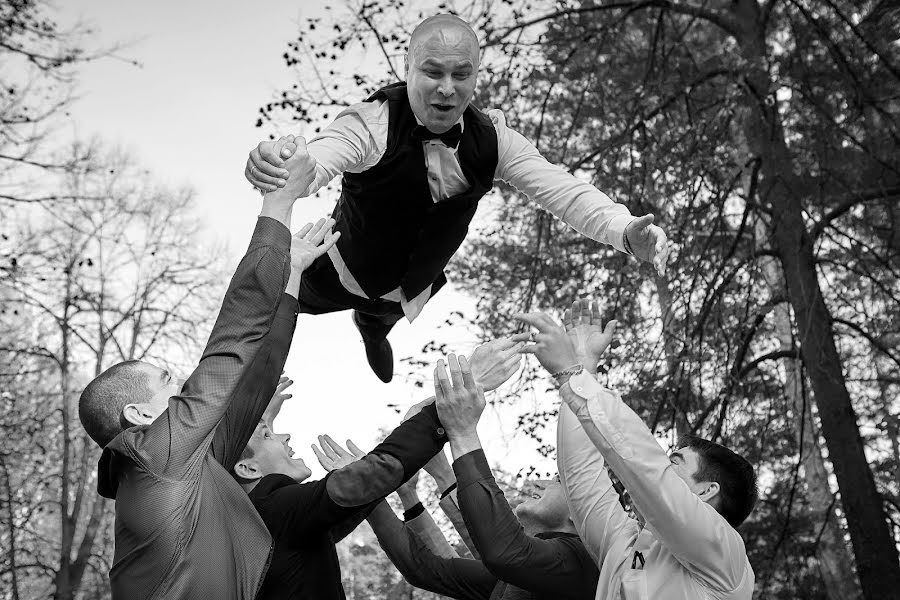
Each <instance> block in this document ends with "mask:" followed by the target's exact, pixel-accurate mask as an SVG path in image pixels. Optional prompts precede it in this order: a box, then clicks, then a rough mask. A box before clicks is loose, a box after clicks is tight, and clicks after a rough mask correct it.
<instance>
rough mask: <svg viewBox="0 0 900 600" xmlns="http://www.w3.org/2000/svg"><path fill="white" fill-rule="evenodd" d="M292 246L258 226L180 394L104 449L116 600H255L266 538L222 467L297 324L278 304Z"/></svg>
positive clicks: (274, 229) (244, 437)
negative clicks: (111, 504)
mask: <svg viewBox="0 0 900 600" xmlns="http://www.w3.org/2000/svg"><path fill="white" fill-rule="evenodd" d="M290 240H291V235H290V232H289V231H288V229H287V228H286V227H285V226H284V225H282V224H281V223H279V222H277V221H275V220H273V219H269V218H266V217H261V218H260V219H259V220H258V222H257V225H256V229H255V230H254V232H253V237H252V239H251V241H250V246H249V248H248V250H247V253H246V255H245V256H244V258H243V259H242V260H241V263H240V264H239V265H238V267H237V269H236V271H235V274H234V277H233V278H232V280H231V283H230V285H229V287H228V291H227V292H226V293H225V297H224V299H223V301H222V308H221V310H220V312H219V316H218V319H217V320H216V323H215V325H214V327H213V330H212V333H211V334H210V337H209V341H208V342H207V345H206V349H205V350H204V352H203V355H202V357H201V359H200V363H199V364H198V366H197V368H196V369H195V370H194V372H193V373H192V374H191V376H190V377H189V378H188V380H187V381H186V382H185V384H184V386H183V388H182V391H181V394H180V395H178V396H173V397H172V398H170V399H169V405H168V408H167V409H166V410H165V411H164V412H163V413H162V414H161V415H160V416H159V417H158V418H157V419H156V420H155V421H154V422H153V423H152V424H150V425H146V426H136V427H131V428H129V429H127V430H126V431H124V432H122V433H121V434H119V435H118V436H116V437H115V438H114V439H113V440H112V441H111V442H110V443H109V444H108V445H107V446H106V447H105V448H104V450H103V454H102V456H101V458H100V462H99V465H98V483H97V487H98V491H99V493H100V494H101V495H103V496H105V497H107V498H115V500H116V523H115V554H114V557H113V565H112V568H111V570H110V573H109V577H110V584H111V587H112V595H113V598H117V599H125V600H139V599H145V598H147V599H149V598H166V599H167V600H168V599H175V598H185V599H195V598H216V599H217V600H220V599H224V600H232V599H234V600H239V599H252V598H254V597H255V596H256V592H257V590H258V589H259V586H260V583H261V581H262V577H263V575H264V573H265V570H266V567H267V564H268V558H269V555H270V551H271V548H272V541H271V536H270V535H269V533H268V531H267V530H266V527H265V524H264V523H263V521H262V519H261V518H260V517H259V516H258V515H257V514H256V511H255V510H253V506H252V504H251V502H250V500H249V498H248V497H247V494H246V492H244V490H243V489H242V488H241V487H240V485H238V483H237V482H236V481H235V480H234V479H233V478H232V476H231V475H230V473H229V471H228V469H227V468H226V467H224V466H223V464H225V465H229V464H233V463H234V461H235V460H236V459H237V457H238V456H239V455H240V452H241V451H242V450H243V448H244V446H246V444H247V441H248V440H249V439H250V436H251V435H252V433H253V430H254V428H255V427H256V424H257V422H258V421H259V419H260V417H261V416H262V413H263V412H264V411H265V408H266V406H267V405H268V402H269V400H270V399H271V397H272V394H273V393H274V391H275V387H276V385H277V382H278V375H279V373H280V372H281V368H282V367H281V366H279V364H278V363H279V361H281V365H283V359H281V358H279V357H280V356H281V355H282V354H286V351H284V349H283V348H282V346H283V345H284V344H285V343H287V344H289V343H290V335H289V333H292V332H293V328H294V324H295V323H296V314H297V302H296V300H294V299H293V298H290V297H289V296H284V298H285V300H284V301H282V297H283V292H284V289H285V286H286V284H287V279H288V275H289V270H290ZM276 313H277V314H276ZM287 332H289V333H287ZM282 333H283V335H282ZM285 337H286V338H287V339H286V340H285ZM238 398H239V399H240V400H239V401H237V402H232V400H233V399H238Z"/></svg>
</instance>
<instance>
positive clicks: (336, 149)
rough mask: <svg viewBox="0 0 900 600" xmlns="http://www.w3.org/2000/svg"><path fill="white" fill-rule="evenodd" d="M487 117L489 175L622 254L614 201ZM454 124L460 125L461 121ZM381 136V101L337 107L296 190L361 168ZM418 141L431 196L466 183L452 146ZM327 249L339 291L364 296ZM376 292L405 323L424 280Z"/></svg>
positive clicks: (621, 213) (380, 147)
mask: <svg viewBox="0 0 900 600" xmlns="http://www.w3.org/2000/svg"><path fill="white" fill-rule="evenodd" d="M487 115H488V116H489V117H490V119H491V122H492V123H493V124H494V128H495V129H496V131H497V151H498V152H497V156H498V160H497V169H496V171H495V174H494V175H495V178H496V179H500V180H502V181H505V182H506V183H508V184H510V185H512V186H513V187H515V188H516V189H517V190H519V191H521V192H524V193H525V194H526V195H527V196H528V197H529V198H531V199H532V200H534V201H535V202H537V203H538V204H539V205H540V206H541V207H543V208H544V209H546V210H548V211H549V212H550V213H552V214H553V215H555V216H556V217H558V218H560V219H562V220H563V221H565V222H566V223H568V224H569V225H571V226H572V227H574V228H575V229H576V230H577V231H579V232H580V233H582V234H584V235H586V236H587V237H589V238H591V239H593V240H596V241H598V242H602V243H605V244H609V245H611V246H613V247H614V248H616V249H617V250H619V251H620V252H625V247H624V245H623V236H624V234H625V227H626V226H627V225H628V224H629V223H630V222H631V221H632V220H633V219H634V217H632V216H631V213H629V212H628V209H627V208H625V207H624V206H623V205H621V204H616V203H615V202H613V201H612V200H611V199H610V198H609V196H607V195H606V194H604V193H603V192H601V191H600V190H598V189H597V188H595V187H594V186H592V185H591V184H589V183H587V182H585V181H582V180H580V179H578V178H576V177H574V176H573V175H571V174H570V173H568V172H567V171H565V170H564V169H562V168H561V167H559V166H557V165H554V164H552V163H550V162H548V161H547V159H545V158H544V157H543V156H541V154H540V153H539V152H538V151H537V148H535V147H534V146H533V145H532V144H531V142H529V141H528V140H526V139H525V138H524V137H523V136H522V135H521V134H520V133H518V132H516V131H513V130H512V129H510V128H509V127H507V126H506V120H505V119H504V117H503V113H502V112H501V111H499V110H490V111H487ZM417 121H418V119H417ZM459 122H460V124H461V125H462V124H463V122H462V119H460V121H459ZM420 124H421V123H420ZM387 139H388V102H387V101H386V100H385V101H375V102H360V103H359V104H354V105H353V106H350V107H349V108H347V109H345V110H344V111H342V112H341V113H340V114H339V115H338V116H337V118H336V119H335V120H334V122H332V123H331V125H329V126H328V127H326V128H325V129H324V130H323V131H322V133H321V134H319V135H318V136H317V137H315V138H314V139H313V140H312V141H311V142H310V143H309V144H308V149H309V153H310V155H311V156H312V157H313V158H315V159H316V163H317V164H316V178H315V180H314V181H313V183H312V184H311V185H310V187H309V189H308V190H307V191H306V193H305V194H304V196H308V195H310V194H314V193H315V192H316V191H318V190H319V189H320V188H322V187H324V186H325V185H327V184H328V182H330V181H331V180H332V179H334V178H335V177H336V176H337V175H339V174H341V173H344V172H345V171H346V172H350V173H362V172H363V171H366V170H367V169H370V168H372V167H374V166H375V165H376V164H378V162H379V161H380V160H381V158H382V157H383V156H384V153H385V151H386V149H387ZM422 144H423V145H424V150H425V168H426V170H427V171H428V185H429V188H430V189H431V196H432V199H433V200H434V201H435V202H440V201H442V200H446V199H447V198H449V197H451V196H453V195H455V194H459V193H461V192H464V191H465V190H467V189H469V187H470V186H469V182H468V181H466V178H465V176H464V175H463V172H462V167H460V164H459V159H458V157H457V151H456V149H455V148H448V147H447V146H445V145H444V143H443V142H441V141H440V140H439V139H435V140H428V141H425V142H422ZM328 255H329V257H330V258H331V261H332V263H333V264H334V268H335V270H336V271H337V273H338V276H339V277H340V280H341V284H342V285H343V286H344V287H345V288H346V289H347V291H349V292H350V293H353V294H356V295H357V296H362V297H366V294H365V292H363V290H362V288H361V287H360V285H359V283H358V282H357V281H356V278H354V277H353V274H352V273H350V271H349V269H348V268H347V265H346V263H345V262H344V260H343V258H341V255H340V252H339V251H338V249H337V246H334V247H332V248H331V250H330V251H329V252H328ZM382 297H383V298H384V299H385V300H393V301H396V302H400V304H401V305H402V307H403V312H404V314H405V315H406V318H407V319H409V320H410V321H412V320H413V319H415V318H416V317H417V316H418V314H419V313H420V312H421V311H422V307H424V305H425V302H427V301H428V299H429V298H430V297H431V286H429V287H428V288H426V289H425V290H424V291H423V292H422V293H421V294H419V296H418V297H416V298H406V296H405V295H404V294H403V292H402V290H401V289H400V288H399V287H398V288H397V289H395V290H392V291H391V292H389V293H388V294H385V295H384V296H382Z"/></svg>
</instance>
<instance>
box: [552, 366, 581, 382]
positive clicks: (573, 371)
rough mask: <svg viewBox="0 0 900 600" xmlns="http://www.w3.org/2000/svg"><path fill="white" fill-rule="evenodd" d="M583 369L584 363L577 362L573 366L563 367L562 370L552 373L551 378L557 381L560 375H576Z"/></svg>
mask: <svg viewBox="0 0 900 600" xmlns="http://www.w3.org/2000/svg"><path fill="white" fill-rule="evenodd" d="M583 370H584V365H582V364H577V365H575V366H574V367H569V368H568V369H565V370H564V371H560V372H559V373H554V374H553V375H552V377H553V379H556V380H557V381H559V378H560V377H565V376H566V375H568V376H570V377H571V376H572V375H577V374H578V373H581V372H582V371H583Z"/></svg>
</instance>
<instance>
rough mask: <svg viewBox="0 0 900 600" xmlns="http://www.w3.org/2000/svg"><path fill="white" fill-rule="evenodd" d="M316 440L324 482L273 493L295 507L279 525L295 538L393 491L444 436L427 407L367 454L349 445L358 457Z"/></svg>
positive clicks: (434, 450)
mask: <svg viewBox="0 0 900 600" xmlns="http://www.w3.org/2000/svg"><path fill="white" fill-rule="evenodd" d="M319 441H320V443H321V444H322V449H321V450H320V449H319V448H317V447H315V446H314V447H313V450H314V452H315V453H316V456H317V458H318V459H319V462H320V463H321V464H322V466H323V467H324V468H325V469H326V470H328V471H330V472H329V473H328V475H326V477H325V479H323V480H321V481H318V482H313V483H308V484H301V485H299V486H286V487H285V488H283V489H281V490H278V491H277V492H276V493H277V494H278V495H279V496H282V498H280V499H279V502H280V503H281V505H283V506H293V507H295V510H292V511H291V513H290V514H289V515H286V516H285V519H284V521H285V522H284V523H283V526H284V528H285V530H286V531H289V532H290V533H289V535H292V536H294V537H295V538H296V539H297V540H303V539H304V537H306V536H307V535H308V533H309V532H310V531H311V530H314V531H316V532H319V531H321V530H323V529H327V530H331V529H332V528H334V527H336V526H337V525H339V524H340V523H341V522H343V521H344V520H345V519H348V518H351V517H353V516H354V515H355V514H357V513H358V512H359V511H360V510H362V509H364V508H366V507H367V505H370V504H371V503H373V502H375V501H377V500H380V499H382V498H384V497H385V496H387V495H388V494H390V493H391V492H393V491H394V490H396V489H397V488H398V487H399V486H400V484H402V483H403V482H404V481H406V480H407V479H409V478H410V477H411V476H412V475H413V474H414V473H415V472H417V471H418V470H419V469H421V468H422V465H424V464H425V463H426V462H428V460H429V459H430V458H431V457H432V456H434V455H435V454H436V453H437V452H438V451H439V450H440V449H441V447H443V444H444V442H445V441H446V434H445V433H444V430H443V429H442V428H441V424H440V421H438V418H437V412H436V410H435V408H434V405H433V404H429V405H428V406H425V407H424V408H423V409H422V410H421V411H420V412H419V413H418V414H417V415H415V416H414V417H412V418H410V419H409V420H407V421H405V422H404V423H401V424H400V425H399V426H398V427H397V428H396V429H394V431H392V432H391V434H390V435H389V436H388V437H387V438H386V439H385V440H384V441H383V442H381V443H380V444H379V445H378V446H377V447H376V448H375V449H374V450H372V451H371V452H369V453H368V454H365V455H363V454H362V452H361V451H360V450H359V449H358V448H356V447H355V446H352V443H350V444H349V445H351V446H352V448H351V449H352V450H353V451H354V453H356V454H351V453H350V452H348V451H346V450H344V449H342V448H341V447H340V446H339V445H338V444H336V443H335V442H334V440H332V439H331V438H330V437H327V436H320V437H319ZM342 454H343V455H346V456H341V455H342ZM357 456H359V458H357Z"/></svg>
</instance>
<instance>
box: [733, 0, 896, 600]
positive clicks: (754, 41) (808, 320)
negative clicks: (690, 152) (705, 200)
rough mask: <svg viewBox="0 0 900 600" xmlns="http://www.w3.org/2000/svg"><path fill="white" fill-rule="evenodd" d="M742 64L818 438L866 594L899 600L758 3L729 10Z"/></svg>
mask: <svg viewBox="0 0 900 600" xmlns="http://www.w3.org/2000/svg"><path fill="white" fill-rule="evenodd" d="M732 8H733V13H732V14H733V15H734V16H735V17H736V18H737V19H739V27H740V28H741V32H740V34H739V37H738V43H739V45H740V49H741V51H742V54H743V57H744V59H745V60H746V69H747V70H746V72H745V76H744V81H743V85H744V95H743V100H744V109H745V110H744V115H743V129H744V134H745V135H746V137H747V142H748V145H749V147H750V151H751V152H752V153H753V156H754V157H755V158H758V159H759V160H760V161H761V166H760V175H761V176H760V182H759V198H760V200H761V202H762V204H763V206H764V207H765V208H766V209H767V210H769V211H770V212H771V216H772V220H771V230H770V234H771V237H770V243H772V244H773V249H774V250H775V252H776V253H777V255H778V256H779V258H780V259H781V266H782V269H783V272H784V280H785V282H786V283H787V295H788V300H789V302H790V303H791V306H792V308H793V310H794V315H795V318H796V320H797V324H798V328H797V329H798V335H799V338H800V347H801V356H802V359H803V363H804V365H805V366H806V371H807V373H808V376H809V381H810V383H811V385H812V388H813V393H814V395H815V397H816V399H817V401H818V409H819V417H820V418H821V421H822V433H823V435H824V437H825V442H826V444H827V446H828V454H829V458H830V459H831V462H832V465H833V466H834V474H835V477H836V478H837V481H838V487H839V489H840V492H841V500H842V505H843V507H844V510H845V512H846V515H847V525H848V529H849V531H850V539H851V541H852V543H853V550H854V553H855V555H856V566H857V572H858V575H859V580H860V584H861V586H862V590H863V593H864V595H865V597H866V598H867V599H870V600H887V599H889V598H900V560H898V555H897V547H896V545H895V544H894V540H893V539H892V536H891V532H890V529H889V528H888V525H887V515H886V514H885V511H884V506H883V504H882V499H881V495H880V494H879V493H878V490H877V489H876V487H875V478H874V477H873V475H872V471H871V469H870V468H869V464H868V461H867V460H866V456H865V451H864V445H863V441H862V438H861V436H860V434H859V427H858V425H857V422H856V414H855V412H854V410H853V404H852V402H851V399H850V394H849V392H848V391H847V385H846V382H845V380H844V373H843V368H842V364H841V359H840V356H839V355H838V352H837V348H836V346H835V342H834V332H833V330H832V318H831V314H830V313H829V312H828V307H827V306H826V305H825V299H824V298H823V296H822V290H821V288H820V286H819V280H818V274H817V272H816V258H815V255H814V253H813V240H812V238H811V237H810V235H809V232H808V231H807V229H806V224H805V223H804V221H803V213H802V206H801V203H800V198H801V197H802V194H803V190H802V186H801V184H800V181H799V180H798V178H797V177H796V176H795V175H794V169H793V166H794V165H793V160H792V157H791V154H790V152H789V151H788V148H787V144H786V142H785V139H784V132H783V129H782V127H781V122H780V118H779V115H778V111H777V104H776V100H775V94H774V90H773V89H771V82H770V80H769V74H768V71H767V68H766V60H765V57H766V46H765V33H764V31H763V30H762V27H761V20H760V18H759V17H760V14H759V5H758V4H757V1H756V0H741V1H739V2H734V3H732Z"/></svg>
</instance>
